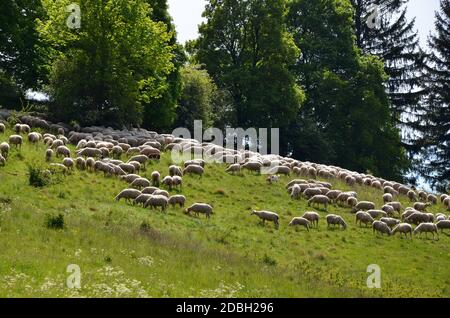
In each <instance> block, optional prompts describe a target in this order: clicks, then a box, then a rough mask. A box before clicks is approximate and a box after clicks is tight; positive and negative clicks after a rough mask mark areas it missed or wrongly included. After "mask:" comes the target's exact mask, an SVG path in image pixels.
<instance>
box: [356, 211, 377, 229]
mask: <svg viewBox="0 0 450 318" xmlns="http://www.w3.org/2000/svg"><path fill="white" fill-rule="evenodd" d="M358 222H359V226H361V225H362V223H364V224H365V225H366V227H367V225H368V224H372V223H373V222H374V219H373V218H372V216H371V215H370V214H369V213H367V212H364V211H359V212H357V213H356V220H355V223H356V224H357V225H358Z"/></svg>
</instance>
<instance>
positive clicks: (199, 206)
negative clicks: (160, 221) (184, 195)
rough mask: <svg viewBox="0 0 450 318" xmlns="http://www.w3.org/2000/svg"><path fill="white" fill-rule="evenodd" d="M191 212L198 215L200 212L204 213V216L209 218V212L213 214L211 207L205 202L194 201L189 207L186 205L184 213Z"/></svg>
mask: <svg viewBox="0 0 450 318" xmlns="http://www.w3.org/2000/svg"><path fill="white" fill-rule="evenodd" d="M192 212H194V213H195V215H196V216H197V217H198V216H199V215H200V214H205V215H206V218H207V219H209V218H211V214H213V208H212V206H210V205H209V204H206V203H194V204H193V205H191V206H190V207H188V208H187V209H186V210H185V211H184V213H185V214H189V215H190V214H191V213H192Z"/></svg>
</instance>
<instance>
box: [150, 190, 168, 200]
mask: <svg viewBox="0 0 450 318" xmlns="http://www.w3.org/2000/svg"><path fill="white" fill-rule="evenodd" d="M153 195H162V196H165V197H166V198H169V197H170V194H169V192H167V191H166V190H160V189H158V190H156V191H155V192H153Z"/></svg>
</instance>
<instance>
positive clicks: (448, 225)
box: [436, 220, 450, 232]
mask: <svg viewBox="0 0 450 318" xmlns="http://www.w3.org/2000/svg"><path fill="white" fill-rule="evenodd" d="M436 226H437V228H438V229H440V230H441V232H444V229H447V230H448V229H450V220H440V221H439V222H437V223H436Z"/></svg>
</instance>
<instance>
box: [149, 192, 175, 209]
mask: <svg viewBox="0 0 450 318" xmlns="http://www.w3.org/2000/svg"><path fill="white" fill-rule="evenodd" d="M168 204H169V199H168V198H167V197H165V196H163V195H157V194H152V195H151V196H150V198H149V199H148V200H147V202H145V204H144V207H145V208H147V207H150V209H152V210H153V209H157V208H158V207H160V208H161V211H162V212H164V211H165V210H166V209H167V205H168Z"/></svg>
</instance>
